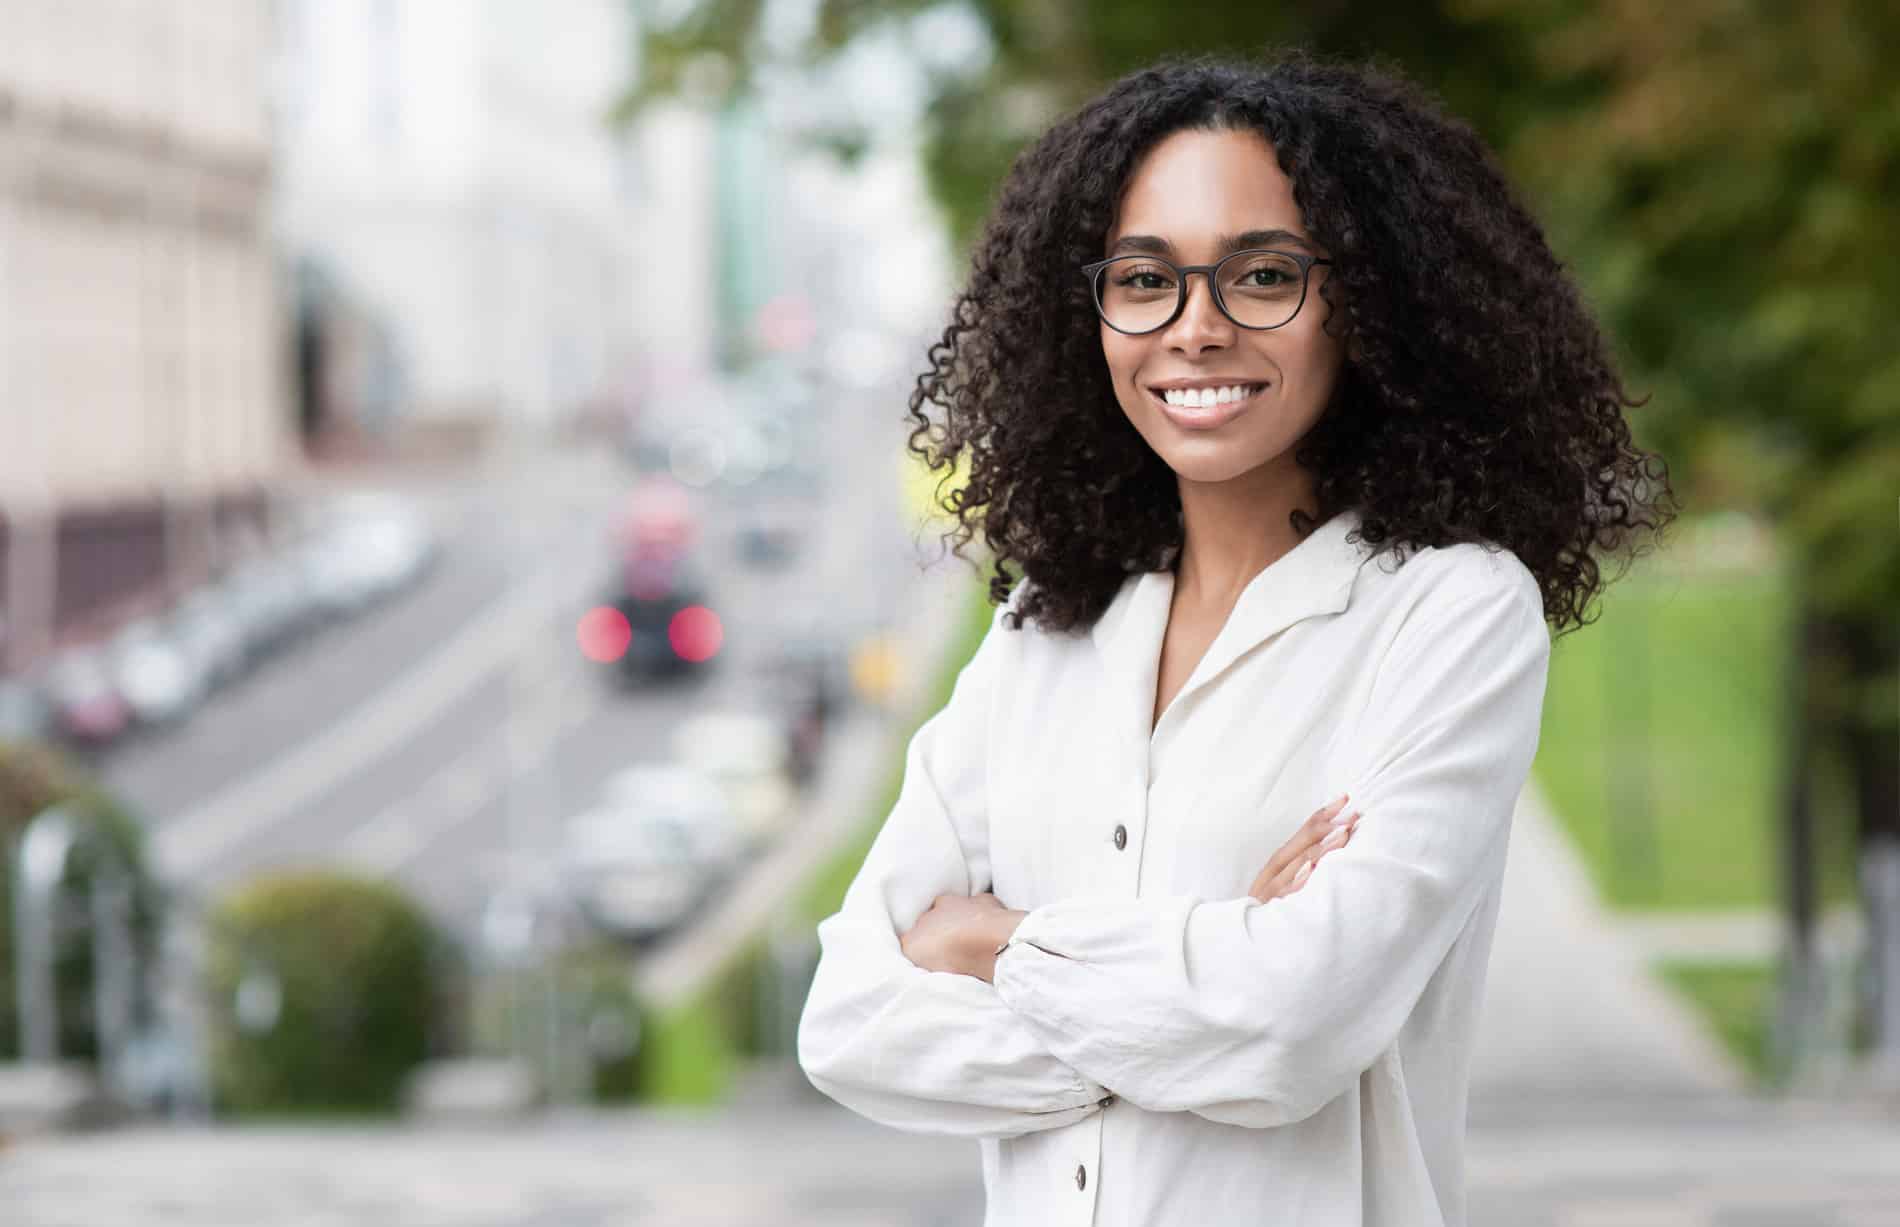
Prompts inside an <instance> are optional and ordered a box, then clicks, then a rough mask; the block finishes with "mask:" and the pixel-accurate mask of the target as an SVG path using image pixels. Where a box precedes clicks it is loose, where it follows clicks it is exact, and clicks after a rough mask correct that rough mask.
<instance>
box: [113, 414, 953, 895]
mask: <svg viewBox="0 0 1900 1227" xmlns="http://www.w3.org/2000/svg"><path fill="white" fill-rule="evenodd" d="M815 425H816V426H817V427H818V428H820V429H825V430H828V431H830V432H833V433H835V436H836V437H835V438H823V439H819V440H815V441H814V442H813V446H814V447H815V448H817V449H820V450H822V451H823V452H824V453H825V454H827V455H829V456H831V457H832V458H833V460H834V462H835V463H836V465H837V466H838V467H837V469H836V470H835V476H834V477H833V479H832V480H831V481H830V482H828V484H827V486H826V492H825V494H824V496H823V497H824V498H825V499H826V500H827V501H826V502H825V503H823V504H820V506H819V508H818V510H820V512H821V514H822V515H823V518H824V522H826V523H828V524H830V525H833V526H834V527H832V528H830V529H828V530H827V531H825V532H822V533H817V532H813V533H810V534H809V537H808V539H807V540H806V541H805V542H804V543H803V548H801V550H800V551H799V553H798V554H797V556H796V557H795V558H794V559H793V560H792V561H791V562H790V564H789V565H786V566H784V567H780V568H774V569H769V570H759V569H747V568H744V567H741V566H737V565H733V566H728V567H726V568H724V569H723V570H721V571H720V572H719V576H718V586H717V588H716V590H715V592H714V608H715V611H716V612H718V613H719V614H720V615H721V618H722V624H723V629H724V635H725V642H724V646H722V648H721V652H720V656H719V659H718V660H717V662H716V665H715V668H714V670H713V672H712V674H711V676H710V677H708V678H707V679H705V684H704V685H698V684H688V685H683V686H682V685H658V686H650V687H634V688H626V687H619V686H616V685H615V682H614V678H613V676H612V670H611V669H610V668H608V667H606V666H602V665H599V664H596V663H594V662H592V661H590V660H588V659H587V658H586V657H585V656H584V655H583V654H582V652H581V649H580V646H579V644H578V643H577V639H576V634H575V627H576V625H577V623H578V622H579V620H580V617H581V615H582V614H583V613H585V611H586V610H587V609H588V608H589V607H591V606H594V605H597V604H598V603H599V602H600V601H601V600H602V599H603V594H605V593H606V592H607V591H608V590H609V588H610V587H611V585H612V583H613V575H612V567H611V550H610V545H611V537H612V533H613V530H614V528H615V525H616V517H617V516H618V514H619V509H620V505H621V502H622V500H623V499H624V498H625V496H626V493H627V491H628V490H629V489H630V488H632V483H630V482H628V481H627V479H626V476H625V474H624V473H622V472H621V471H620V470H619V466H618V465H617V462H616V460H617V458H616V457H615V456H613V455H612V454H611V453H606V452H602V451H599V450H581V451H573V452H562V453H555V454H552V455H543V456H541V457H539V458H538V459H537V460H536V461H535V462H534V463H532V464H531V465H530V466H528V467H526V468H525V469H523V468H522V467H521V466H520V464H519V462H515V461H513V460H512V459H511V460H509V461H507V462H506V463H505V464H498V465H497V466H496V471H495V472H494V473H492V474H487V475H483V474H475V475H464V476H462V477H460V478H458V479H457V480H455V481H454V482H452V483H450V482H443V481H441V480H440V479H439V478H437V479H436V480H435V481H434V483H433V484H432V485H424V486H423V487H422V488H421V489H420V490H418V491H416V494H417V496H418V497H419V498H421V499H422V500H423V501H424V502H425V504H426V505H427V506H428V507H429V509H430V513H431V515H432V516H433V517H435V518H436V519H437V520H438V522H439V523H440V524H441V526H442V527H441V531H442V539H443V547H442V552H443V560H442V562H441V564H440V565H439V566H438V567H437V568H436V569H435V570H434V571H433V572H432V573H431V574H430V575H429V577H428V578H427V579H426V580H425V581H424V583H423V584H422V586H421V587H420V588H418V589H417V590H416V591H415V592H414V593H412V594H410V595H409V597H408V598H407V599H405V600H404V601H403V602H402V603H401V604H399V605H396V606H393V607H391V608H389V609H387V610H384V611H379V613H378V615H377V616H374V617H371V618H368V619H365V620H362V621H360V622H356V623H353V624H351V625H348V626H346V627H343V628H340V630H339V631H338V632H337V633H336V634H334V635H332V636H326V637H324V638H323V639H321V640H318V641H315V642H312V643H310V644H308V645H304V646H303V647H302V648H300V650H298V651H297V652H295V653H294V654H291V655H289V656H287V657H285V658H284V659H283V660H281V661H280V662H277V664H276V665H275V666H274V667H273V668H272V669H271V670H269V671H268V672H266V673H263V674H260V675H259V676H257V677H256V678H254V679H251V680H250V681H249V682H248V684H246V685H245V686H244V687H243V688H242V689H240V690H236V691H234V692H232V693H231V694H230V695H229V696H228V697H222V696H221V698H223V700H224V701H222V702H220V703H219V704H217V705H215V706H214V707H211V708H208V709H207V710H206V711H204V712H203V713H202V714H201V716H200V717H199V718H198V719H195V720H193V721H192V722H191V723H190V724H188V725H186V726H184V727H182V728H180V729H177V730H175V731H171V732H168V733H167V734H164V735H160V736H155V737H153V738H151V739H149V740H146V741H144V742H142V743H136V744H133V745H130V746H128V747H126V748H125V749H124V751H123V752H121V753H117V754H115V755H113V756H112V757H111V758H110V759H109V760H108V762H107V764H106V770H105V778H106V779H107V780H108V781H109V782H110V784H111V785H112V786H113V787H114V788H116V789H118V790H119V791H121V792H122V793H124V794H125V795H127V796H133V797H137V798H139V799H140V803H141V807H142V808H143V809H144V810H145V811H146V813H147V814H148V815H149V816H150V818H151V820H152V823H153V829H154V832H155V836H156V845H155V846H156V849H157V852H158V855H159V857H160V859H161V862H162V864H163V865H164V867H165V869H166V870H167V871H168V873H169V875H170V876H171V877H172V878H173V879H174V880H177V881H181V882H188V883H190V884H191V885H192V887H193V889H194V890H198V891H204V892H207V893H210V892H215V891H217V890H218V889H220V888H222V887H224V886H226V885H228V884H230V883H232V882H234V881H239V880H242V879H243V878H245V877H246V876H249V875H250V874H253V873H256V872H259V871H262V870H267V869H280V868H285V867H292V866H299V865H306V864H316V863H330V862H340V863H342V864H345V865H349V866H352V867H356V868H361V869H363V870H366V871H369V872H372V873H378V874H394V875H397V876H398V877H399V878H400V879H401V880H402V881H403V882H404V883H405V884H407V885H410V886H412V887H413V888H414V889H415V890H416V891H417V892H419V894H420V896H421V897H422V898H423V899H425V900H427V901H428V903H429V904H430V905H431V906H432V908H433V909H434V910H435V911H436V912H437V913H438V915H440V916H441V917H442V918H444V919H446V920H449V921H450V922H451V923H454V924H456V925H458V926H465V925H467V924H469V923H470V922H472V921H474V920H475V919H476V917H477V915H478V912H479V909H480V907H481V905H482V903H483V902H484V900H485V899H486V897H487V894H488V892H489V891H490V890H491V889H492V887H493V886H494V885H495V883H496V882H497V881H498V880H499V879H500V878H501V877H502V876H503V873H504V870H505V869H506V867H507V863H508V860H509V857H510V856H511V855H512V856H514V857H516V858H517V859H545V858H546V857H547V856H548V855H550V854H551V853H552V852H553V850H554V849H553V840H554V839H555V838H556V837H557V835H558V830H557V826H558V824H557V820H558V819H559V818H561V817H563V816H564V815H565V814H567V813H569V812H572V811H574V810H577V809H579V808H582V807H584V806H585V805H586V804H587V803H588V802H589V800H590V799H591V798H592V796H593V795H594V794H595V792H596V791H597V790H598V788H599V786H600V783H601V781H602V780H603V779H604V778H605V777H606V776H607V775H609V774H610V773H611V772H613V771H615V770H617V769H619V768H622V767H625V766H626V765H627V764H628V763H630V762H633V761H637V760H641V759H648V758H658V757H663V756H664V755H666V754H667V753H668V752H669V748H670V745H669V739H670V735H671V733H672V730H673V729H674V728H675V727H677V726H678V724H679V723H680V722H681V720H682V718H683V717H682V708H683V707H684V708H685V709H686V710H693V709H705V710H714V709H734V708H739V709H743V708H746V707H747V706H749V705H753V704H756V703H758V702H759V701H761V696H760V690H761V687H762V679H763V677H764V675H765V674H766V673H767V672H768V671H769V669H770V667H771V665H772V663H773V649H774V648H775V647H776V645H777V644H778V642H779V637H780V635H781V633H783V632H785V631H787V630H789V629H790V628H793V627H809V626H810V625H813V624H816V625H818V626H820V627H831V628H834V629H836V630H837V631H838V632H839V633H840V634H841V635H844V634H848V633H850V632H853V631H855V632H860V633H862V632H864V631H866V630H869V629H872V628H875V627H877V626H878V624H879V623H880V621H881V620H882V619H885V618H887V617H889V616H891V615H892V614H893V613H894V612H896V611H897V610H898V609H899V608H900V606H899V605H897V604H896V603H895V602H896V601H897V600H899V599H901V592H899V591H896V590H893V589H889V588H878V587H873V586H868V585H860V584H854V583H851V582H849V580H850V576H851V574H852V569H853V568H854V567H858V566H861V565H862V561H863V560H864V559H865V558H868V557H881V558H885V559H887V560H890V561H892V562H893V563H894V567H895V568H896V573H898V574H901V573H902V569H903V568H904V567H906V566H907V565H908V564H907V561H906V560H907V559H909V558H912V557H914V555H915V551H914V550H907V538H906V537H905V536H904V534H903V531H902V528H901V525H902V518H901V516H900V515H899V514H898V511H897V508H896V506H895V493H896V483H895V480H894V464H893V462H892V460H891V457H890V449H889V448H888V446H885V445H884V441H882V440H880V439H878V438H877V436H875V435H873V434H871V433H869V432H866V431H864V430H863V429H861V428H860V427H859V425H858V424H857V423H856V422H854V421H853V418H852V414H851V413H850V412H849V411H848V410H842V409H841V411H839V412H837V413H835V414H831V415H828V416H826V417H824V418H821V419H819V421H818V422H817V423H816V424H815ZM421 480H422V481H425V482H426V481H427V480H428V479H426V478H424V479H421ZM734 518H735V517H734V512H733V510H732V508H731V506H730V505H729V504H726V503H723V502H720V501H717V500H713V499H707V500H706V513H705V519H704V521H703V522H702V523H701V524H700V526H699V531H700V532H701V533H702V534H703V538H704V541H705V543H706V549H707V551H708V552H709V553H715V554H716V553H718V552H722V551H724V552H730V551H732V550H733V549H734V547H733V546H732V545H731V541H732V538H733V536H734V530H735V523H734ZM910 571H911V573H912V574H913V575H915V574H916V573H917V568H916V567H915V566H910Z"/></svg>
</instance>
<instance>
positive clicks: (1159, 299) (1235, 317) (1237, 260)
mask: <svg viewBox="0 0 1900 1227" xmlns="http://www.w3.org/2000/svg"><path fill="white" fill-rule="evenodd" d="M1331 263H1332V261H1331V260H1322V259H1319V258H1317V257H1315V256H1309V255H1307V254H1306V253H1305V252H1294V251H1264V250H1250V251H1237V252H1235V253H1234V254H1233V255H1231V256H1228V257H1227V258H1226V259H1224V260H1222V261H1221V262H1220V263H1219V264H1175V263H1173V262H1172V261H1169V260H1164V259H1162V258H1161V257H1160V256H1149V255H1134V256H1114V257H1111V258H1109V259H1107V260H1098V261H1096V262H1095V263H1093V264H1085V265H1083V266H1082V275H1083V276H1084V277H1087V278H1088V281H1089V292H1090V293H1091V294H1093V295H1094V296H1095V309H1096V311H1098V312H1099V313H1100V314H1101V317H1102V322H1103V323H1105V324H1107V325H1108V326H1109V327H1110V328H1113V329H1114V330H1115V331H1116V332H1125V333H1127V334H1129V335H1130V336H1140V335H1142V334H1143V333H1149V332H1155V331H1157V330H1159V329H1162V328H1166V327H1167V326H1168V325H1169V324H1172V323H1173V322H1174V321H1175V320H1176V319H1178V318H1180V315H1181V312H1182V310H1184V309H1185V308H1186V307H1187V279H1188V274H1189V273H1205V274H1206V275H1207V284H1208V286H1209V288H1210V289H1212V290H1213V291H1214V305H1215V306H1216V307H1219V308H1220V312H1221V314H1222V315H1225V316H1226V317H1227V318H1228V319H1230V320H1232V321H1233V322H1234V323H1236V324H1238V325H1239V326H1240V327H1242V328H1248V329H1252V330H1254V331H1263V330H1266V329H1270V328H1281V327H1284V326H1286V325H1287V324H1289V323H1292V322H1293V317H1294V316H1296V315H1298V314H1299V313H1300V308H1301V307H1303V306H1305V305H1306V282H1307V277H1308V275H1309V274H1310V273H1311V272H1312V271H1313V266H1314V265H1315V264H1331Z"/></svg>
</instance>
